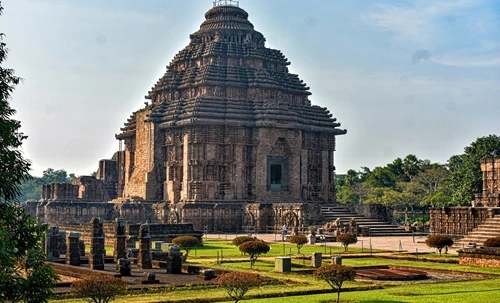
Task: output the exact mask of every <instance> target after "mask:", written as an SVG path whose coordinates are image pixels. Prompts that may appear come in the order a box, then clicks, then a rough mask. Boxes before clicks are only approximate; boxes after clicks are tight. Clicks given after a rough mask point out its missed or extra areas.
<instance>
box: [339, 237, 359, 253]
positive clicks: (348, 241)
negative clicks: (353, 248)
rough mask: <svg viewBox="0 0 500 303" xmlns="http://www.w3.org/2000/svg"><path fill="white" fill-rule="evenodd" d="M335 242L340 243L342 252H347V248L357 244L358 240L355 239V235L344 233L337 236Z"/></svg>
mask: <svg viewBox="0 0 500 303" xmlns="http://www.w3.org/2000/svg"><path fill="white" fill-rule="evenodd" d="M337 242H341V243H342V245H343V246H344V250H345V251H347V247H348V246H349V245H350V244H356V243H358V238H357V237H356V235H353V234H351V233H345V234H341V235H339V236H337Z"/></svg>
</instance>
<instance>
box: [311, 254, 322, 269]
mask: <svg viewBox="0 0 500 303" xmlns="http://www.w3.org/2000/svg"><path fill="white" fill-rule="evenodd" d="M322 263H323V254H322V253H320V252H315V253H313V255H312V258H311V266H312V267H314V268H318V267H320V266H321V264H322Z"/></svg>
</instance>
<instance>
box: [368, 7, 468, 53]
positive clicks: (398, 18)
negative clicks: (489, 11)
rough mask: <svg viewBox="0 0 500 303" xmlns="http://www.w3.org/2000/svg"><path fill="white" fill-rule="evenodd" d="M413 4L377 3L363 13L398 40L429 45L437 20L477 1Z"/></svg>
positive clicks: (375, 24) (373, 23)
mask: <svg viewBox="0 0 500 303" xmlns="http://www.w3.org/2000/svg"><path fill="white" fill-rule="evenodd" d="M411 3H412V5H410V6H397V5H392V4H380V5H375V11H373V12H370V13H367V14H365V15H363V16H362V17H363V18H362V19H363V21H364V22H365V23H367V24H369V25H373V26H376V27H378V28H380V29H381V30H383V31H387V32H390V33H393V34H394V35H395V36H396V38H397V39H398V40H402V41H403V42H405V43H406V42H412V43H415V44H418V45H423V46H428V45H429V43H432V40H434V35H435V33H436V31H435V29H436V27H437V25H436V22H437V21H438V20H440V19H445V18H447V17H449V16H450V14H451V13H452V12H454V11H456V10H461V9H465V8H469V7H471V6H474V4H476V3H477V1H475V0H462V1H415V2H411Z"/></svg>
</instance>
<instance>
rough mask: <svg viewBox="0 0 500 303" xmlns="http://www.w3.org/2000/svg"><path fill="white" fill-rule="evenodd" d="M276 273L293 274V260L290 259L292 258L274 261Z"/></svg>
mask: <svg viewBox="0 0 500 303" xmlns="http://www.w3.org/2000/svg"><path fill="white" fill-rule="evenodd" d="M274 271H277V272H291V271H292V258H290V257H276V259H274Z"/></svg>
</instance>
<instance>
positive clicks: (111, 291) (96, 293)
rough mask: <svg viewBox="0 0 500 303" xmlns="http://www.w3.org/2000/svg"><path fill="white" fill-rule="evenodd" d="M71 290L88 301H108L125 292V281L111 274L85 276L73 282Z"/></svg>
mask: <svg viewBox="0 0 500 303" xmlns="http://www.w3.org/2000/svg"><path fill="white" fill-rule="evenodd" d="M71 287H72V288H71V292H72V293H73V294H75V296H77V297H78V298H85V299H87V301H88V302H90V303H108V302H110V301H112V300H114V299H115V298H116V297H117V296H118V295H120V294H122V293H124V292H125V290H126V289H127V283H126V282H125V281H123V280H122V279H120V278H115V277H113V276H111V275H98V276H87V277H85V278H83V279H80V280H77V281H75V282H73V284H72V285H71Z"/></svg>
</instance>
